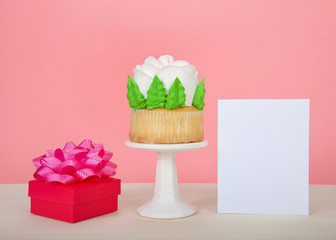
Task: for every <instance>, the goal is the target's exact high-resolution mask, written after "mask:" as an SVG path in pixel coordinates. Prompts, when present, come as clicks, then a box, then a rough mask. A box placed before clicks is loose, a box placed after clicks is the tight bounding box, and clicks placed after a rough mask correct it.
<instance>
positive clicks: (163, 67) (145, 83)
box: [133, 55, 198, 106]
mask: <svg viewBox="0 0 336 240" xmlns="http://www.w3.org/2000/svg"><path fill="white" fill-rule="evenodd" d="M133 72H134V81H135V82H136V83H137V84H138V86H139V90H140V92H141V93H142V95H143V96H144V97H145V98H147V91H148V89H149V87H150V85H151V83H152V81H153V78H154V76H155V75H157V76H158V77H159V79H160V80H161V81H162V82H163V85H164V87H165V89H166V94H167V95H168V91H169V88H170V87H171V85H172V84H173V82H174V81H175V79H176V78H179V79H180V81H181V83H182V85H183V87H184V88H185V94H186V101H185V106H191V105H192V101H193V98H194V94H195V90H196V87H197V86H198V79H197V71H196V68H195V66H193V65H191V64H189V63H188V62H187V61H184V60H176V61H175V60H174V58H173V57H172V56H169V55H163V56H161V57H159V58H158V59H156V58H154V57H148V58H146V59H145V63H143V64H142V65H137V66H136V67H135V68H134V69H133Z"/></svg>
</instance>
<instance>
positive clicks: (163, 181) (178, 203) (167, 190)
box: [138, 151, 197, 219]
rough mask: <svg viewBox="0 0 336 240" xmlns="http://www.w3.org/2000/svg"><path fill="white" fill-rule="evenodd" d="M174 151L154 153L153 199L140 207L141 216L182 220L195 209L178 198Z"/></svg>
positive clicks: (195, 209)
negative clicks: (155, 160) (155, 159)
mask: <svg viewBox="0 0 336 240" xmlns="http://www.w3.org/2000/svg"><path fill="white" fill-rule="evenodd" d="M176 153H177V152H176V151H156V154H157V163H156V178H155V190H154V197H153V199H152V200H151V201H150V202H148V203H146V204H145V205H143V206H142V207H140V208H139V209H138V213H139V214H140V215H141V216H144V217H149V218H159V219H172V218H182V217H187V216H190V215H193V214H194V213H195V212H196V211H197V208H196V207H195V206H193V205H191V204H189V203H186V202H184V201H183V200H182V199H181V198H180V194H179V190H178V183H177V172H176Z"/></svg>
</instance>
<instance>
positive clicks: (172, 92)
mask: <svg viewBox="0 0 336 240" xmlns="http://www.w3.org/2000/svg"><path fill="white" fill-rule="evenodd" d="M184 90H185V89H184V87H183V85H182V83H181V81H180V80H179V79H178V78H176V79H175V81H174V83H173V85H171V87H170V89H169V93H168V97H167V101H166V105H165V107H166V108H167V109H175V108H178V107H184V106H185V100H186V94H185V92H184Z"/></svg>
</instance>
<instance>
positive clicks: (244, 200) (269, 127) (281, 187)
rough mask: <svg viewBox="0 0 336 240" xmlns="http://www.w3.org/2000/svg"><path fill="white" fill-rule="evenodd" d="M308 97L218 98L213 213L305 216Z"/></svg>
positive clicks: (307, 168) (307, 204)
mask: <svg viewBox="0 0 336 240" xmlns="http://www.w3.org/2000/svg"><path fill="white" fill-rule="evenodd" d="M308 159H309V99H284V100H282V99H274V100H271V99H255V100H219V101H218V212H219V213H248V214H286V215H309V174H308V172H309V160H308Z"/></svg>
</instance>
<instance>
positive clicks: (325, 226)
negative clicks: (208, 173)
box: [0, 183, 336, 240]
mask: <svg viewBox="0 0 336 240" xmlns="http://www.w3.org/2000/svg"><path fill="white" fill-rule="evenodd" d="M179 188H180V193H181V196H182V197H183V198H184V199H185V200H186V201H189V202H190V203H192V204H194V205H195V206H197V207H198V212H197V213H196V214H195V215H193V216H191V217H187V218H182V219H175V220H155V219H149V218H144V217H141V216H139V215H138V214H137V212H136V209H137V208H138V207H139V206H141V205H142V204H143V203H145V202H147V201H148V200H150V199H151V197H152V196H153V189H154V184H150V183H124V184H122V195H120V197H119V210H118V211H117V212H114V213H110V214H106V215H103V216H99V217H96V218H92V219H88V220H85V221H82V222H78V223H75V224H71V223H65V222H61V221H57V220H53V219H49V218H44V217H40V216H36V215H33V214H31V213H29V198H28V197H27V192H28V189H27V185H26V184H12V185H9V184H3V185H0V239H1V240H7V239H34V240H38V239H43V240H48V239H57V240H59V239H64V240H67V239H81V240H85V239H94V240H98V239H116V240H118V239H146V240H151V239H155V240H160V239H169V240H176V239H184V240H188V239H259V240H260V239H267V240H270V239H305V240H308V239H314V240H316V239H317V240H326V239H333V240H335V239H336V186H333V185H311V186H310V216H282V215H247V214H246V215H245V214H218V213H217V185H216V184H194V183H192V184H191V183H188V184H179Z"/></svg>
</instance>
